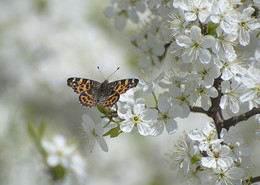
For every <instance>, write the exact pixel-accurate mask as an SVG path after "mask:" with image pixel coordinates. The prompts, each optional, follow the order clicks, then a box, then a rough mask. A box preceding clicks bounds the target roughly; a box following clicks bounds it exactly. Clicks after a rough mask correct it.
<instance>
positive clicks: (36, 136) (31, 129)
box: [27, 122, 38, 141]
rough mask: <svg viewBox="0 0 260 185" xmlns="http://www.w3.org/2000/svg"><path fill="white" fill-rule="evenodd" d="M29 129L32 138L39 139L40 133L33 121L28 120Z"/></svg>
mask: <svg viewBox="0 0 260 185" xmlns="http://www.w3.org/2000/svg"><path fill="white" fill-rule="evenodd" d="M27 130H28V134H29V136H30V137H31V138H32V140H33V141H36V140H38V133H37V131H36V129H35V127H34V126H33V124H32V123H31V122H28V124H27Z"/></svg>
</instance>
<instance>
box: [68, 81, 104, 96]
mask: <svg viewBox="0 0 260 185" xmlns="http://www.w3.org/2000/svg"><path fill="white" fill-rule="evenodd" d="M67 85H68V86H70V87H72V88H73V89H74V91H75V92H76V93H82V92H84V91H87V90H89V89H91V88H96V87H97V86H99V85H100V83H99V82H97V81H94V80H89V79H85V78H69V79H68V80H67Z"/></svg>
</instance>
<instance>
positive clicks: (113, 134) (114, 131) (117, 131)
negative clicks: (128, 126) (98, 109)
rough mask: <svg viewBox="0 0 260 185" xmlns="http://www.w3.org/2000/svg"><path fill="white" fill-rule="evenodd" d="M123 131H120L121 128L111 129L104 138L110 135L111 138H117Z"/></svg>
mask: <svg viewBox="0 0 260 185" xmlns="http://www.w3.org/2000/svg"><path fill="white" fill-rule="evenodd" d="M122 132H123V131H122V130H121V129H120V127H119V126H117V127H114V128H112V129H110V130H109V131H108V132H107V133H105V134H104V135H103V136H108V135H110V137H111V138H113V137H117V136H118V135H119V134H121V133H122Z"/></svg>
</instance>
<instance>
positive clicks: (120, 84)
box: [108, 78, 139, 94]
mask: <svg viewBox="0 0 260 185" xmlns="http://www.w3.org/2000/svg"><path fill="white" fill-rule="evenodd" d="M138 82H139V80H138V79H136V78H131V79H123V80H118V81H114V82H111V83H109V84H108V87H109V88H112V89H113V90H114V91H115V92H117V93H118V94H123V93H125V92H126V91H127V90H128V89H131V88H133V87H136V86H137V84H138Z"/></svg>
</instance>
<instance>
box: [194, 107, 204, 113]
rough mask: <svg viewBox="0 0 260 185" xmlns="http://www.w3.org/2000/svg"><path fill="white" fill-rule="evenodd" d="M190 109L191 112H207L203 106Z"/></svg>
mask: <svg viewBox="0 0 260 185" xmlns="http://www.w3.org/2000/svg"><path fill="white" fill-rule="evenodd" d="M190 111H191V112H198V113H204V114H207V111H205V110H204V109H203V108H201V107H190Z"/></svg>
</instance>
